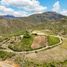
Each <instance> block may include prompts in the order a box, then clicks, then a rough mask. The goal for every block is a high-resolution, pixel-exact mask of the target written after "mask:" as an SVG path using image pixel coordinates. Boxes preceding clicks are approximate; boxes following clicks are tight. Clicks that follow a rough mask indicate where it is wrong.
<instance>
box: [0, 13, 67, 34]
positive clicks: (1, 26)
mask: <svg viewBox="0 0 67 67" xmlns="http://www.w3.org/2000/svg"><path fill="white" fill-rule="evenodd" d="M25 29H43V30H45V29H49V30H52V31H53V32H54V33H59V32H61V33H63V34H67V17H66V16H63V15H61V14H58V13H56V12H45V13H42V14H34V15H31V16H29V17H14V16H9V15H7V16H0V33H3V34H4V33H14V32H18V31H23V30H25Z"/></svg>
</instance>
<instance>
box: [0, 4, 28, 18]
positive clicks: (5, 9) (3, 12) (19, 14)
mask: <svg viewBox="0 0 67 67" xmlns="http://www.w3.org/2000/svg"><path fill="white" fill-rule="evenodd" d="M0 11H1V12H0V15H13V16H16V17H22V16H27V13H26V12H25V11H15V10H13V9H11V8H8V7H5V6H2V5H0Z"/></svg>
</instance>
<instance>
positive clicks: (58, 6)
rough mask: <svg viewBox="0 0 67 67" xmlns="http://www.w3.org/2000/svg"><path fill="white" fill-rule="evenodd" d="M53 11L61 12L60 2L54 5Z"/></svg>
mask: <svg viewBox="0 0 67 67" xmlns="http://www.w3.org/2000/svg"><path fill="white" fill-rule="evenodd" d="M52 11H55V12H59V11H60V2H59V1H57V2H55V3H54V5H53V8H52Z"/></svg>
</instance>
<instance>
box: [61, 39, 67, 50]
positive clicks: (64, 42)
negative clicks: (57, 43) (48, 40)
mask: <svg viewBox="0 0 67 67" xmlns="http://www.w3.org/2000/svg"><path fill="white" fill-rule="evenodd" d="M61 47H62V48H65V49H67V38H64V39H63V44H62V45H61Z"/></svg>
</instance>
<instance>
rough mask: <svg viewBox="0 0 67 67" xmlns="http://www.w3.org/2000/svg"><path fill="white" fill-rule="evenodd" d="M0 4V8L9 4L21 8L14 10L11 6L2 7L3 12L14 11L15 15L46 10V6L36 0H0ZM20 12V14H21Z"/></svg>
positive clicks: (10, 12)
mask: <svg viewBox="0 0 67 67" xmlns="http://www.w3.org/2000/svg"><path fill="white" fill-rule="evenodd" d="M1 4H2V5H3V7H2V8H4V7H6V5H7V6H9V5H11V6H15V7H16V9H21V10H19V11H18V12H17V11H16V12H14V9H13V8H12V9H11V8H8V7H7V8H4V9H6V10H5V11H4V12H6V13H7V12H9V14H12V12H13V13H16V15H20V16H21V15H22V16H23V15H30V14H35V13H43V12H45V11H46V10H47V7H45V6H42V5H41V4H40V2H39V1H38V0H2V1H1ZM21 13H22V14H21ZM14 15H15V14H14Z"/></svg>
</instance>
